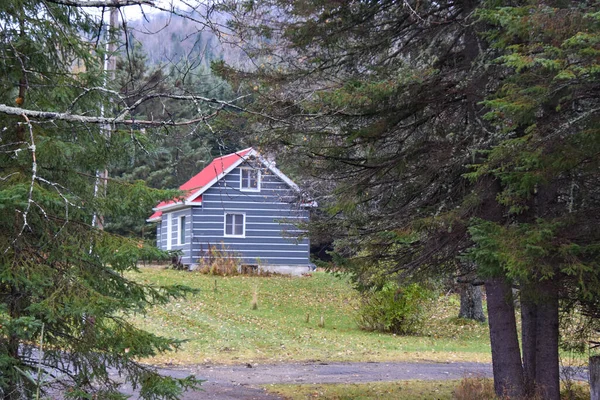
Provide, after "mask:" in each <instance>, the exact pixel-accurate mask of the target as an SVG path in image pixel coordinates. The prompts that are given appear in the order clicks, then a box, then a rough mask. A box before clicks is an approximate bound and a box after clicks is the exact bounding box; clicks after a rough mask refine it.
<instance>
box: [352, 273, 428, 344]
mask: <svg viewBox="0 0 600 400" xmlns="http://www.w3.org/2000/svg"><path fill="white" fill-rule="evenodd" d="M431 298H432V292H431V291H430V290H427V289H425V288H423V287H422V286H420V285H418V284H416V283H413V284H411V285H408V286H406V287H399V286H398V285H397V284H395V283H387V284H385V285H384V286H383V287H382V288H381V290H377V291H375V290H372V291H369V292H366V293H365V294H364V295H363V299H362V303H361V306H360V308H359V310H358V314H357V323H358V326H359V327H360V328H361V329H364V330H368V331H378V332H389V333H396V334H399V335H408V334H415V333H418V332H419V330H420V329H421V327H422V325H423V319H424V317H425V312H426V311H427V305H428V304H429V302H430V300H431Z"/></svg>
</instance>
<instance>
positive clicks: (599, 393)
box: [589, 356, 600, 400]
mask: <svg viewBox="0 0 600 400" xmlns="http://www.w3.org/2000/svg"><path fill="white" fill-rule="evenodd" d="M589 368H590V400H600V356H593V357H590V366H589Z"/></svg>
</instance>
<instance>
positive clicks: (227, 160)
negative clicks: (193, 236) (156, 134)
mask: <svg viewBox="0 0 600 400" xmlns="http://www.w3.org/2000/svg"><path fill="white" fill-rule="evenodd" d="M250 151H252V147H249V148H247V149H244V150H240V151H238V152H236V153H231V154H227V155H224V156H221V157H217V158H215V159H214V160H212V162H211V163H210V164H208V165H207V166H206V167H205V168H204V169H203V170H202V171H200V172H199V173H198V174H196V175H194V176H193V177H192V179H190V180H189V181H187V182H186V183H184V184H183V185H181V186H179V190H182V191H184V192H185V194H184V196H190V195H192V194H193V193H194V192H196V191H197V190H199V189H201V188H202V187H204V186H206V185H208V184H210V183H211V182H212V181H213V180H214V179H215V178H218V177H219V176H220V175H221V174H222V173H223V171H226V170H227V169H228V168H229V167H231V166H232V165H233V164H235V162H236V161H238V160H239V159H240V158H242V157H244V156H245V155H246V154H248V153H250ZM186 200H187V201H192V202H194V203H201V202H202V195H199V196H197V197H196V198H194V199H186ZM176 202H181V198H174V199H172V200H168V201H161V202H160V203H158V204H157V205H156V207H155V208H160V207H163V206H166V205H169V204H173V203H176ZM161 215H162V211H156V212H155V213H154V214H152V215H151V216H150V218H148V219H149V220H152V219H155V218H158V217H160V216H161Z"/></svg>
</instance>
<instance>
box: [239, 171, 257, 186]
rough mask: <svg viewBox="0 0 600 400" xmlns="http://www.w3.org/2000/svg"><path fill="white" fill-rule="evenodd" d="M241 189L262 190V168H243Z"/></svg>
mask: <svg viewBox="0 0 600 400" xmlns="http://www.w3.org/2000/svg"><path fill="white" fill-rule="evenodd" d="M240 179H241V180H240V190H245V191H248V192H250V191H254V192H258V191H260V170H259V169H255V168H242V169H241V174H240Z"/></svg>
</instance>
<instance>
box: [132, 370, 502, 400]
mask: <svg viewBox="0 0 600 400" xmlns="http://www.w3.org/2000/svg"><path fill="white" fill-rule="evenodd" d="M160 371H161V373H163V374H165V375H171V376H174V377H184V376H187V375H190V374H193V375H195V376H196V377H198V378H200V379H205V380H206V382H205V383H204V384H203V385H202V388H203V389H204V391H200V392H188V393H186V395H185V396H184V399H185V400H192V399H219V400H232V399H243V400H251V399H256V400H274V399H279V397H278V396H274V395H271V394H268V393H267V392H266V391H264V390H263V389H261V388H260V387H259V385H265V384H270V383H292V384H300V383H356V382H377V381H398V380H407V379H421V380H442V379H461V378H462V377H464V376H473V375H476V376H492V367H491V365H490V364H480V363H430V364H426V363H400V362H394V363H314V364H301V363H298V364H279V365H253V366H251V367H249V366H248V365H237V366H213V365H197V366H190V367H188V368H185V369H161V370H160ZM134 398H135V397H134Z"/></svg>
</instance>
